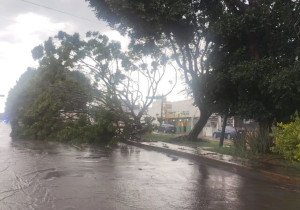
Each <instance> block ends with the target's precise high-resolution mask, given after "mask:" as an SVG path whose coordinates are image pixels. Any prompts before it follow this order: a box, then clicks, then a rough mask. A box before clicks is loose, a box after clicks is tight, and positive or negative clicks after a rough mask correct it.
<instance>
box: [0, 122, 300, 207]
mask: <svg viewBox="0 0 300 210" xmlns="http://www.w3.org/2000/svg"><path fill="white" fill-rule="evenodd" d="M9 132H10V128H9V126H8V125H4V124H0V209H5V210H8V209H22V210H23V209H43V210H44V209H151V210H152V209H163V210H165V209H264V210H265V209H287V210H290V209H300V192H299V191H298V190H295V189H290V188H286V187H282V186H278V185H275V184H271V183H266V182H263V181H261V180H259V179H250V178H245V177H242V176H240V175H237V174H234V173H231V172H227V171H224V170H220V169H217V168H214V167H210V166H208V165H204V164H201V163H199V162H194V161H191V160H188V159H184V158H178V159H177V158H174V157H170V156H167V155H165V154H162V153H157V152H153V151H146V150H143V149H140V148H137V147H133V146H126V145H120V146H119V147H118V148H115V149H105V148H96V149H95V148H94V149H92V148H87V149H85V150H84V151H80V150H77V149H76V148H74V147H72V146H68V145H64V144H59V143H45V142H34V141H11V139H10V138H9Z"/></svg>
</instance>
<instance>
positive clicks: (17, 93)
mask: <svg viewBox="0 0 300 210" xmlns="http://www.w3.org/2000/svg"><path fill="white" fill-rule="evenodd" d="M74 37H76V35H74ZM32 53H33V55H34V58H36V59H40V65H39V67H38V69H36V70H34V69H28V70H27V71H26V72H25V73H24V74H23V75H22V76H21V78H20V79H19V81H18V82H17V84H16V86H15V87H14V88H13V89H12V90H11V91H10V92H9V95H8V99H7V103H6V114H7V115H8V116H9V118H10V121H11V126H12V133H11V135H12V137H14V138H24V139H38V140H59V141H77V142H78V141H80V142H100V141H103V142H107V141H109V140H110V139H111V138H112V137H113V135H114V127H113V126H112V119H111V117H110V116H109V113H108V112H107V111H104V110H102V109H100V108H99V110H98V111H97V112H94V111H93V113H91V109H90V106H89V105H90V103H91V102H92V97H93V87H92V86H91V84H90V80H89V79H87V78H86V77H85V76H84V75H83V74H82V73H80V72H79V71H70V70H69V69H71V68H73V64H74V63H73V61H71V58H72V57H70V51H69V50H67V47H64V48H56V47H55V45H54V44H53V41H52V39H49V40H48V41H46V42H45V43H44V44H43V45H40V46H38V47H37V48H35V49H34V50H33V51H32ZM92 122H93V123H92Z"/></svg>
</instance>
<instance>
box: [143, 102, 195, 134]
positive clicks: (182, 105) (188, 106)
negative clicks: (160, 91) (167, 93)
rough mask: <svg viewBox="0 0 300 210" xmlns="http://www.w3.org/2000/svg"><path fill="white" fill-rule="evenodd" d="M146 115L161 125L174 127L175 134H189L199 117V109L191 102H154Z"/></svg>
mask: <svg viewBox="0 0 300 210" xmlns="http://www.w3.org/2000/svg"><path fill="white" fill-rule="evenodd" d="M148 115H150V116H151V117H153V118H155V119H156V123H158V122H159V121H160V120H161V118H162V122H163V123H168V124H172V125H174V126H176V131H177V133H186V132H189V131H190V130H191V129H192V128H193V126H194V125H195V123H196V122H197V120H198V119H199V117H200V111H199V109H198V108H197V107H196V106H194V105H193V100H192V99H188V100H182V101H176V102H169V101H166V100H161V99H159V100H156V101H154V102H153V103H152V106H151V107H150V108H149V110H148Z"/></svg>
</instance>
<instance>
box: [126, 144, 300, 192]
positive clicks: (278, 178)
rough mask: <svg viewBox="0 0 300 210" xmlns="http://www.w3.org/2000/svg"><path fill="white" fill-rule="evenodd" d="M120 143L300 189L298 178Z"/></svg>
mask: <svg viewBox="0 0 300 210" xmlns="http://www.w3.org/2000/svg"><path fill="white" fill-rule="evenodd" d="M122 142H123V143H125V144H128V145H132V146H136V147H140V148H143V149H146V150H153V151H157V152H161V153H168V154H172V155H177V156H180V157H184V158H188V159H193V160H196V161H201V162H203V163H207V164H209V165H212V166H214V167H216V168H221V169H224V170H227V171H230V172H234V173H238V174H241V175H243V176H246V177H250V178H256V179H262V180H263V181H267V182H272V183H274V182H275V183H280V184H285V185H289V186H293V187H297V188H300V178H296V177H290V176H287V175H283V174H279V173H274V172H270V171H266V170H262V169H256V168H253V167H251V166H245V165H241V164H237V163H233V162H227V161H222V160H218V159H214V158H211V157H207V156H204V155H200V154H192V153H187V152H184V151H177V150H173V149H169V148H163V147H158V146H153V145H148V144H143V143H141V142H135V141H128V140H127V141H122ZM257 175H262V176H260V177H257Z"/></svg>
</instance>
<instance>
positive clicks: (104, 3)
mask: <svg viewBox="0 0 300 210" xmlns="http://www.w3.org/2000/svg"><path fill="white" fill-rule="evenodd" d="M87 1H88V2H89V3H90V6H91V7H92V8H93V9H94V10H95V12H96V15H97V17H98V18H100V19H103V20H105V21H107V22H108V23H109V24H110V25H111V26H112V27H114V28H116V29H117V30H119V31H121V32H122V33H124V34H128V35H129V37H130V38H131V45H132V46H139V47H141V46H143V47H144V48H146V49H148V50H149V49H155V47H159V48H161V47H167V48H168V49H170V51H169V53H170V54H171V55H172V56H171V58H173V59H174V60H175V61H176V62H177V64H178V66H179V67H180V68H181V69H182V70H183V72H184V75H185V78H186V82H187V84H188V85H189V86H190V88H191V89H192V92H193V97H194V99H195V103H196V104H197V106H198V107H199V109H200V111H201V116H203V115H204V117H203V120H202V121H203V123H199V124H200V125H199V127H200V128H201V127H203V126H204V124H205V123H206V119H207V116H209V115H210V113H211V112H221V113H222V112H224V111H225V112H227V111H228V110H230V112H231V113H232V114H238V115H240V116H241V117H245V118H253V119H255V120H257V121H258V122H260V123H261V125H263V124H264V125H267V127H268V126H269V125H270V123H272V122H273V121H274V120H277V121H281V120H283V119H286V118H288V117H289V116H290V115H291V114H292V113H293V112H295V111H296V110H297V109H298V108H299V107H300V103H299V98H300V97H299V74H300V73H299V72H300V71H299V46H300V45H299V34H300V30H299V25H300V20H299V14H300V3H299V1H298V0H287V1H280V0H262V1H257V0H249V1H243V0H234V1H229V0H201V1H191V0H183V1H182V0H180V1H179V0H178V1H174V0H147V1H145V0H136V1H129V0H87ZM144 52H147V50H144ZM196 127H197V126H196ZM198 131H199V129H198ZM198 131H196V132H194V134H196V135H198Z"/></svg>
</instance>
